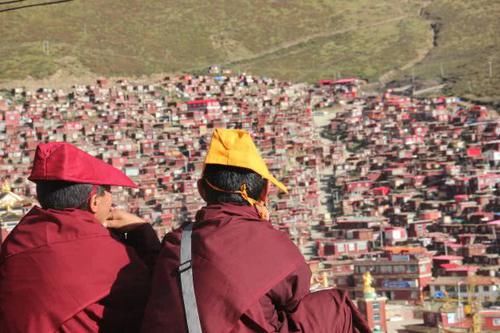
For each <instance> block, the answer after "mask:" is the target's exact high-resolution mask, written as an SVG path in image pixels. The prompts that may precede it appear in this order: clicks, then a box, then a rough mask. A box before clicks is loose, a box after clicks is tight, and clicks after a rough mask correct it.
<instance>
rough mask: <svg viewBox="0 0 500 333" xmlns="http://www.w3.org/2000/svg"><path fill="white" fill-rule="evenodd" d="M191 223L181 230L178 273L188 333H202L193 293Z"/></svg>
mask: <svg viewBox="0 0 500 333" xmlns="http://www.w3.org/2000/svg"><path fill="white" fill-rule="evenodd" d="M192 231H193V223H186V224H184V226H183V228H182V238H181V256H180V266H179V273H180V275H181V290H182V300H183V302H184V312H185V313H186V323H187V327H188V332H189V333H202V332H203V331H202V330H201V323H200V316H199V314H198V306H197V305H196V295H195V293H194V281H193V266H192V260H191V252H192V248H191V235H192Z"/></svg>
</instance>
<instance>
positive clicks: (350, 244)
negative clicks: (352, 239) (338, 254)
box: [348, 243, 355, 251]
mask: <svg viewBox="0 0 500 333" xmlns="http://www.w3.org/2000/svg"><path fill="white" fill-rule="evenodd" d="M348 247H349V251H354V249H355V247H354V243H349V245H348Z"/></svg>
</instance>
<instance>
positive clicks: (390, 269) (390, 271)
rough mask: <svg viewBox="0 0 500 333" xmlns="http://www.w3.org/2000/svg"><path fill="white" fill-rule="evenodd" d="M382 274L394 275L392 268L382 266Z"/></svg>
mask: <svg viewBox="0 0 500 333" xmlns="http://www.w3.org/2000/svg"><path fill="white" fill-rule="evenodd" d="M380 273H392V266H380Z"/></svg>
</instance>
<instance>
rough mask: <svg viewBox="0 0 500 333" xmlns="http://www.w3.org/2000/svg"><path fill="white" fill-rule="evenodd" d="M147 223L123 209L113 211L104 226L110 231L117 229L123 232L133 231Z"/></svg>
mask: <svg viewBox="0 0 500 333" xmlns="http://www.w3.org/2000/svg"><path fill="white" fill-rule="evenodd" d="M145 223H147V222H146V221H144V220H143V219H142V218H140V217H139V216H137V215H134V214H132V213H129V212H126V211H124V210H122V209H116V208H115V209H113V210H112V211H111V213H110V214H109V217H108V219H107V220H106V222H104V226H105V227H106V228H110V229H116V230H119V231H122V232H127V231H131V230H133V229H135V228H137V227H139V226H141V225H143V224H145Z"/></svg>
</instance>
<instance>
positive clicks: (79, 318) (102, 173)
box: [0, 142, 160, 333]
mask: <svg viewBox="0 0 500 333" xmlns="http://www.w3.org/2000/svg"><path fill="white" fill-rule="evenodd" d="M29 179H30V180H32V181H34V182H35V183H36V185H37V197H38V201H39V202H40V205H41V207H37V206H36V207H34V208H32V209H31V211H29V212H28V213H27V214H26V215H25V216H24V217H23V218H22V220H21V221H20V222H19V224H18V225H17V226H16V227H15V228H14V229H13V230H12V232H11V233H10V234H9V235H8V237H7V239H6V240H5V242H4V243H3V244H2V251H1V252H0V332H2V333H17V332H22V333H35V332H36V333H39V332H137V331H138V330H139V328H140V325H141V322H142V316H143V313H144V307H145V304H146V301H147V296H148V293H149V290H150V278H151V271H152V268H153V265H154V261H155V259H156V256H157V253H158V251H159V247H160V243H159V240H158V238H157V237H156V234H155V232H154V231H153V229H152V227H151V225H150V224H148V223H145V222H144V221H143V220H142V219H140V218H138V217H136V216H135V215H132V214H129V213H125V212H118V211H116V210H112V209H111V205H112V199H111V197H112V196H111V193H110V189H109V187H110V186H126V187H137V186H136V185H135V184H134V182H133V181H132V180H131V179H129V178H128V177H127V176H126V175H125V174H123V173H122V172H121V171H120V170H117V169H115V168H113V167H112V166H110V165H108V164H106V163H105V162H103V161H101V160H99V159H97V158H95V157H93V156H91V155H89V154H87V153H85V152H83V151H81V150H80V149H78V148H76V147H75V146H73V145H70V144H68V143H59V142H58V143H47V144H40V145H39V146H38V148H37V151H36V154H35V161H34V165H33V168H32V173H31V176H30V177H29ZM110 225H112V227H115V228H116V229H115V230H113V231H111V230H110V229H108V228H106V227H110ZM123 227H126V228H128V229H127V231H128V232H127V237H126V239H124V238H122V236H123V235H124V233H123V232H124V229H123Z"/></svg>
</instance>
